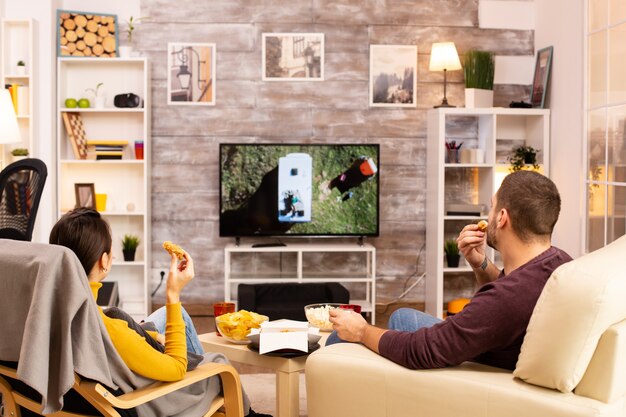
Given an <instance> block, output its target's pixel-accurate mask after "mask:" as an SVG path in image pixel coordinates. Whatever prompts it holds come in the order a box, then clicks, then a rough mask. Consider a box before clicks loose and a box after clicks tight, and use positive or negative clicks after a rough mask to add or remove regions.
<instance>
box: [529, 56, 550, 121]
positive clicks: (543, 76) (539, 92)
mask: <svg viewBox="0 0 626 417" xmlns="http://www.w3.org/2000/svg"><path fill="white" fill-rule="evenodd" d="M552 50H553V47H552V46H548V47H547V48H543V49H540V50H538V51H537V62H536V63H535V76H534V77H533V89H532V92H531V95H530V104H532V106H533V107H538V108H540V109H542V108H543V107H544V105H545V102H546V94H547V93H548V81H549V80H550V67H551V66H552Z"/></svg>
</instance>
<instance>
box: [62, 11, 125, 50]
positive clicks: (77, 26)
mask: <svg viewBox="0 0 626 417" xmlns="http://www.w3.org/2000/svg"><path fill="white" fill-rule="evenodd" d="M56 31H57V56H60V57H79V58H86V57H87V58H115V57H117V56H118V49H119V48H118V45H119V33H118V32H119V30H118V25H117V15H115V14H106V13H94V12H77V11H75V10H61V9H58V10H57V28H56Z"/></svg>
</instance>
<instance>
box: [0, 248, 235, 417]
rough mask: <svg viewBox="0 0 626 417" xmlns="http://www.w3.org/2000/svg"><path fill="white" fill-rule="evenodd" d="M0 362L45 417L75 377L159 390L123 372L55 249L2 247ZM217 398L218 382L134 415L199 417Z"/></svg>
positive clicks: (72, 263)
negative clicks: (10, 364) (13, 365)
mask: <svg viewBox="0 0 626 417" xmlns="http://www.w3.org/2000/svg"><path fill="white" fill-rule="evenodd" d="M0 360H4V361H17V362H19V364H18V368H17V375H18V378H19V379H20V380H22V381H23V382H25V383H26V384H28V385H29V386H31V387H32V388H33V389H35V390H36V391H38V392H39V393H40V394H41V395H42V405H43V407H44V408H43V412H44V414H48V413H53V412H55V411H58V410H60V409H61V407H62V406H63V398H62V397H63V395H64V394H65V393H66V392H67V391H69V390H70V388H71V387H72V384H73V382H74V372H76V373H78V374H79V375H81V376H83V377H86V378H90V379H93V380H96V381H99V382H100V383H102V384H104V385H106V386H108V387H110V388H113V389H115V388H117V387H119V388H120V389H121V390H122V391H123V392H131V391H133V390H134V389H136V388H139V387H143V386H146V385H148V384H151V383H152V382H154V381H153V380H150V379H147V378H144V377H141V376H138V375H135V374H134V373H133V372H132V371H131V370H130V369H128V367H127V366H126V365H125V364H124V362H123V361H122V359H121V358H120V356H119V355H118V354H117V351H116V350H115V347H114V346H113V344H112V342H111V339H110V338H109V336H108V334H107V332H106V329H105V327H104V324H103V322H102V320H101V319H100V316H99V312H98V309H97V306H96V303H95V300H94V299H93V296H92V295H91V291H90V289H89V285H88V283H87V278H86V276H85V272H84V271H83V269H82V267H81V265H80V262H79V261H78V259H77V258H76V256H75V255H74V253H73V252H72V251H70V250H69V249H67V248H64V247H61V246H55V245H47V244H40V243H31V242H19V241H13V240H6V239H0ZM205 361H211V362H220V363H227V360H226V358H225V357H224V356H222V355H220V354H206V355H205ZM219 391H220V382H219V378H217V377H213V378H210V379H208V380H206V381H201V382H198V383H196V384H194V385H191V386H189V387H187V388H186V389H183V390H179V391H176V392H174V393H171V394H169V395H167V396H164V397H161V398H159V399H157V400H154V401H152V402H150V403H148V404H145V405H143V406H140V407H138V408H137V411H138V413H139V415H140V416H142V417H144V416H145V417H152V416H154V417H157V416H179V417H187V416H189V417H197V416H200V415H203V413H204V412H205V411H206V410H207V409H208V407H209V404H210V403H211V401H212V400H213V398H214V397H215V396H216V395H217V393H219ZM246 402H247V401H246Z"/></svg>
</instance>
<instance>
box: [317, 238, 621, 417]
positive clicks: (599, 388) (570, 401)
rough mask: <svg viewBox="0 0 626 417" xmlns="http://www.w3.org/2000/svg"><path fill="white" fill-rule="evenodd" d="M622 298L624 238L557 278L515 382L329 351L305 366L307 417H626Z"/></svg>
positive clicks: (475, 371)
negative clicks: (415, 368) (417, 368)
mask: <svg viewBox="0 0 626 417" xmlns="http://www.w3.org/2000/svg"><path fill="white" fill-rule="evenodd" d="M624 296H626V238H621V239H619V240H618V241H616V242H614V243H613V244H612V245H609V246H607V247H606V248H603V249H601V250H599V251H597V252H594V253H592V254H589V255H585V256H583V257H581V258H579V259H577V260H575V261H573V262H570V263H569V264H566V265H563V266H562V267H561V268H559V269H558V270H557V271H555V273H554V274H553V276H552V277H551V278H550V280H549V281H548V283H547V284H546V287H545V288H544V291H543V292H542V295H541V297H540V299H539V301H538V303H537V307H536V308H535V310H534V312H533V317H532V318H531V322H530V324H529V326H528V332H527V335H526V338H525V339H524V344H523V346H522V353H521V354H520V359H519V361H518V363H517V368H516V370H515V372H514V373H513V372H510V371H506V370H502V369H498V368H493V367H489V366H485V365H480V364H476V363H469V362H466V363H463V364H462V365H460V366H456V367H451V368H446V369H432V370H417V371H416V370H409V369H407V368H404V367H402V366H400V365H397V364H395V363H393V362H391V361H389V360H387V359H385V358H383V357H381V356H379V355H377V354H375V353H373V352H372V351H370V350H368V349H367V348H365V347H363V346H362V345H359V344H353V343H343V344H337V345H332V346H328V347H324V348H322V349H319V350H318V351H317V352H314V353H313V354H311V355H310V356H309V358H308V360H307V363H306V369H305V371H306V387H307V404H308V416H309V417H364V416H371V417H422V416H423V417H459V416H480V417H541V416H549V417H577V416H581V417H582V416H597V417H599V416H607V417H608V416H622V417H626V320H625V319H626V313H625V310H626V307H624V306H626V302H624V301H623V300H624ZM525 381H530V382H532V384H531V383H528V382H525ZM557 388H558V389H557ZM562 391H564V392H562Z"/></svg>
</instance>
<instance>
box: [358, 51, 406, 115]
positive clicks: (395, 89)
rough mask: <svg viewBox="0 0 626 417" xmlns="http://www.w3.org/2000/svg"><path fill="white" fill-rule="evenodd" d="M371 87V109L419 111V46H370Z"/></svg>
mask: <svg viewBox="0 0 626 417" xmlns="http://www.w3.org/2000/svg"><path fill="white" fill-rule="evenodd" d="M390 82H393V84H391V85H390ZM369 84H370V85H369V88H370V99H369V105H370V107H417V45H370V80H369Z"/></svg>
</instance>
